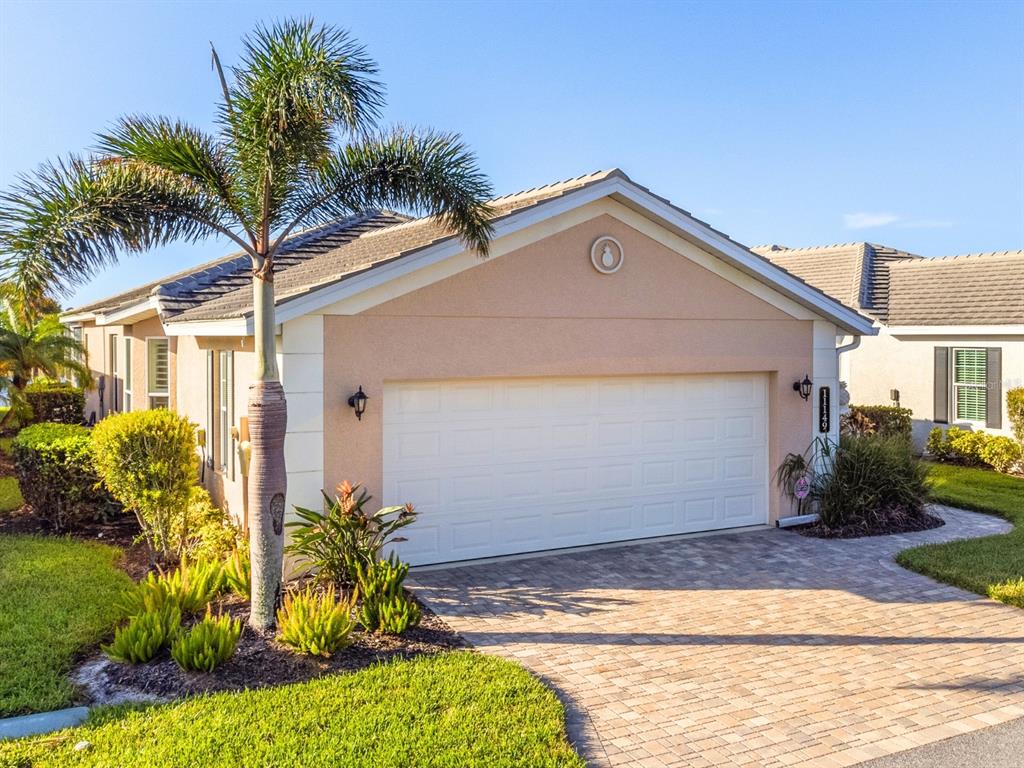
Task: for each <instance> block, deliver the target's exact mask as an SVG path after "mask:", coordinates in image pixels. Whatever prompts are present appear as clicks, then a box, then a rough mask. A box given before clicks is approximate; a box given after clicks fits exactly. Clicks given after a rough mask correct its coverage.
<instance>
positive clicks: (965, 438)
mask: <svg viewBox="0 0 1024 768" xmlns="http://www.w3.org/2000/svg"><path fill="white" fill-rule="evenodd" d="M925 450H926V451H927V452H928V453H929V454H931V455H932V456H933V457H934V458H935V459H937V460H938V461H947V462H951V463H953V464H963V465H965V466H968V467H982V466H986V465H988V466H990V467H992V468H993V469H994V470H996V471H997V472H1005V473H1009V472H1019V471H1024V446H1022V445H1021V444H1020V443H1019V442H1017V441H1016V440H1014V439H1013V438H1012V437H1006V436H1005V435H990V434H988V433H987V432H982V431H980V430H979V431H977V432H972V431H970V430H966V429H961V428H960V427H956V426H953V427H950V428H949V429H947V430H946V431H945V432H943V430H942V428H941V427H935V428H933V429H932V431H931V432H929V433H928V442H927V443H926V444H925Z"/></svg>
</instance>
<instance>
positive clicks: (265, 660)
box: [74, 596, 467, 703]
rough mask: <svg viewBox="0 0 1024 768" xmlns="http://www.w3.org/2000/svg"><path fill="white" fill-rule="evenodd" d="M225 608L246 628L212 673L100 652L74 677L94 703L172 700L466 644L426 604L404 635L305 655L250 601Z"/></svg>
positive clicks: (366, 637) (227, 601)
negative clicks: (258, 616) (267, 626)
mask: <svg viewBox="0 0 1024 768" xmlns="http://www.w3.org/2000/svg"><path fill="white" fill-rule="evenodd" d="M220 608H221V610H223V611H224V612H225V613H228V614H230V615H231V616H233V617H235V618H239V619H241V620H242V622H243V625H244V628H243V630H242V636H241V638H240V639H239V642H238V648H237V650H236V651H235V655H234V656H233V657H232V658H231V660H230V661H228V662H226V663H224V664H223V665H221V666H220V667H218V668H217V669H216V670H214V671H213V672H212V673H208V674H207V673H193V672H185V671H184V670H182V669H181V668H180V667H179V666H178V665H177V664H176V663H175V662H174V661H173V660H172V659H171V658H170V655H169V654H168V653H167V652H166V651H165V652H164V653H163V655H162V656H161V657H160V658H158V660H156V661H152V662H150V663H148V664H138V665H134V666H133V665H130V664H119V663H116V662H112V661H110V660H108V659H106V658H105V657H103V656H96V657H93V658H92V659H89V660H88V661H86V663H85V664H84V665H82V666H81V667H80V668H79V670H78V672H77V673H76V674H75V675H74V679H75V681H76V682H77V683H78V684H79V685H80V686H82V687H83V688H84V689H85V692H86V694H85V695H86V697H87V699H88V700H89V703H117V702H121V701H132V700H137V701H145V700H162V701H167V700H171V699H177V698H181V697H184V696H193V695H196V694H200V693H208V692H212V691H238V690H244V689H249V688H265V687H269V686H275V685H283V684H286V683H298V682H302V681H305V680H311V679H313V678H317V677H321V676H323V675H329V674H335V673H339V672H353V671H355V670H358V669H363V668H364V667H368V666H371V665H373V664H377V663H380V662H386V661H390V660H392V659H399V658H401V659H407V658H412V657H414V656H421V655H425V654H433V653H440V652H442V651H447V650H452V649H456V648H465V647H467V644H466V642H465V641H464V640H463V639H462V638H461V637H460V636H459V635H457V634H455V632H453V631H452V630H451V628H450V627H448V625H447V624H445V623H444V622H443V621H441V619H439V618H438V617H437V616H436V615H434V614H433V613H431V612H430V611H429V610H428V609H426V608H424V609H423V620H422V622H421V623H420V625H419V626H418V627H416V628H415V629H410V630H408V631H407V632H405V633H404V634H403V635H401V636H394V635H383V634H380V635H378V634H370V633H366V632H359V631H356V632H353V634H352V638H353V640H354V642H353V643H352V645H350V646H349V647H348V648H345V649H343V650H341V651H338V652H337V653H335V654H334V655H333V656H332V657H331V658H327V659H325V658H320V657H312V656H305V655H301V654H298V653H295V652H294V651H292V650H290V649H288V648H287V647H286V646H283V645H281V644H280V643H278V642H276V641H275V640H274V636H273V633H269V634H264V633H261V632H258V631H256V630H254V629H253V628H252V627H250V626H248V625H245V624H244V623H245V620H246V618H247V616H248V613H249V604H248V603H247V602H246V601H244V600H242V599H240V598H238V597H234V596H231V597H228V598H224V599H223V601H222V604H221V606H220ZM216 610H217V609H216V608H215V609H214V612H215V613H216Z"/></svg>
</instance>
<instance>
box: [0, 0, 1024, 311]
mask: <svg viewBox="0 0 1024 768" xmlns="http://www.w3.org/2000/svg"><path fill="white" fill-rule="evenodd" d="M290 15H312V16H314V17H315V18H317V19H318V20H321V21H324V22H330V23H333V24H338V25H341V26H344V27H348V28H349V29H351V30H352V32H353V33H354V34H355V36H356V37H357V38H359V39H360V40H361V41H362V42H363V43H364V44H365V45H366V46H367V47H368V49H369V52H370V54H371V55H372V56H373V57H375V58H376V60H377V61H378V62H379V64H380V67H381V77H382V79H383V80H384V81H385V82H386V83H387V86H388V98H389V106H388V109H387V112H386V120H387V121H388V122H400V123H404V124H407V125H422V126H431V127H436V128H441V129H447V130H455V131H459V132H461V133H462V134H463V135H464V136H465V137H466V139H467V140H468V141H469V143H470V144H471V146H472V147H473V148H474V149H475V150H476V151H477V153H478V154H479V157H480V161H481V164H482V167H483V168H484V170H485V171H486V172H487V173H488V174H489V175H490V176H491V178H492V180H493V182H494V186H495V188H496V190H497V191H498V192H499V193H505V192H512V191H515V190H518V189H522V188H525V187H531V186H537V185H540V184H544V183H548V182H551V181H555V180H558V179H562V178H567V177H571V176H577V175H580V174H583V173H587V172H589V171H593V170H597V169H600V168H607V167H612V166H619V167H621V168H622V169H624V170H625V171H626V172H627V173H628V174H629V175H630V176H631V177H632V178H633V179H634V180H636V181H638V182H639V183H641V184H644V185H645V186H648V187H650V188H651V189H652V190H654V191H655V192H656V193H658V194H660V195H662V196H664V197H668V198H669V199H671V200H672V201H673V202H674V203H676V204H678V205H680V206H682V207H683V208H686V209H687V210H689V211H691V212H692V213H694V214H695V215H697V216H698V217H700V218H702V219H704V220H706V221H708V222H709V223H711V224H712V225H714V226H715V227H717V228H718V229H721V230H723V231H725V232H727V233H728V234H730V235H732V236H733V237H734V238H736V239H737V240H739V241H740V242H744V243H747V244H749V245H756V244H761V243H767V242H776V243H782V244H785V245H789V246H793V247H798V246H807V245H819V244H826V243H833V242H850V241H857V240H869V241H872V242H880V243H884V244H887V245H892V246H896V247H899V248H902V249H906V250H910V251H912V252H915V253H920V254H923V255H944V254H953V253H966V252H975V251H986V250H1002V249H1007V248H1022V247H1024V42H1022V41H1024V2H962V3H949V2H922V3H913V2H884V3H872V2H844V3H839V2H822V3H812V2H802V3H772V2H755V3H728V2H714V3H682V2H675V3H640V2H626V1H625V0H623V1H622V2H614V3H569V2H565V3H526V2H511V1H506V2H494V3H469V2H463V3H428V2H418V3H412V2H409V3H384V2H374V3H342V2H332V3H323V2H301V3H285V2H281V3H267V2H264V3H261V2H245V3H228V2H221V3H213V2H209V3H206V2H166V3H163V2H161V3H155V2H130V3H129V2H124V3H109V2H102V3H101V2H85V1H84V0H82V1H79V2H56V3H55V2H13V1H12V0H0V186H3V187H7V186H9V185H10V184H11V182H12V181H13V179H14V178H15V177H16V175H17V174H18V173H21V172H24V171H28V170H31V169H32V168H34V167H35V166H36V165H37V164H38V163H39V162H41V161H43V160H45V159H48V158H54V157H57V156H59V155H61V154H64V153H66V152H69V151H82V150H85V149H88V148H89V147H90V146H91V145H92V142H93V139H92V137H93V134H94V133H95V132H96V131H97V130H100V129H102V128H104V127H105V126H107V125H108V124H109V123H110V121H112V120H113V119H114V118H116V117H117V116H118V115H121V114H124V113H129V112H148V113H154V114H164V115H169V116H174V117H180V118H183V119H186V120H188V121H191V122H194V123H198V124H200V125H206V126H209V125H210V124H211V122H212V117H213V104H214V99H215V98H216V95H217V83H216V80H215V77H214V74H213V72H212V71H211V70H210V54H209V44H210V41H212V42H214V43H215V44H216V46H217V48H218V50H219V51H220V54H221V57H222V60H224V62H225V63H226V64H230V63H231V62H233V61H234V60H235V59H236V56H237V52H238V49H239V40H240V38H241V37H242V36H243V35H244V34H245V33H246V32H248V31H249V30H250V29H251V28H252V27H253V26H254V24H255V23H256V22H258V21H260V20H263V21H272V20H274V19H275V18H281V17H284V16H290ZM228 250H229V249H228V248H227V247H226V246H225V245H224V244H223V243H219V242H214V241H211V242H207V243H203V244H200V245H197V246H185V245H178V246H172V247H168V248H166V249H163V250H161V251H159V252H154V253H150V254H147V255H145V256H142V257H130V258H128V259H126V260H125V261H124V263H123V265H122V266H121V267H119V268H118V269H116V270H111V271H108V272H107V273H105V274H103V275H102V276H100V277H99V278H97V279H96V280H94V281H93V282H92V283H91V284H90V285H88V286H86V287H83V288H82V289H80V290H79V291H78V292H77V294H76V295H74V296H71V297H67V298H66V303H80V302H82V301H89V300H92V299H95V298H99V297H101V296H103V295H106V294H108V293H112V292H116V291H118V290H121V289H124V288H129V287H131V286H132V285H135V284H137V283H141V282H144V281H146V280H151V279H155V278H157V277H159V276H160V275H161V274H165V273H168V272H171V271H174V270H178V269H182V268H184V267H186V266H188V265H190V264H192V263H197V262H200V261H204V260H207V259H210V258H214V257H216V256H219V255H221V254H223V253H226V252H227V251H228Z"/></svg>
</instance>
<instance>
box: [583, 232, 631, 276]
mask: <svg viewBox="0 0 1024 768" xmlns="http://www.w3.org/2000/svg"><path fill="white" fill-rule="evenodd" d="M625 258H626V252H625V251H624V250H623V249H622V243H620V242H619V241H618V240H616V239H615V238H614V237H612V236H611V235H602V236H601V237H599V238H597V240H595V241H594V244H593V245H592V246H590V263H591V264H593V265H594V269H596V270H597V271H598V272H600V273H601V274H603V275H611V274H614V273H615V272H618V271H619V269H621V267H622V262H623V261H624V260H625Z"/></svg>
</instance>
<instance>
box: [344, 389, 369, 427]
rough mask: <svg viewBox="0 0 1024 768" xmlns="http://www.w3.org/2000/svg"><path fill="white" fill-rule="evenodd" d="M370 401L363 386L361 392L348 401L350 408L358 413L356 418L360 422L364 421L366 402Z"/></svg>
mask: <svg viewBox="0 0 1024 768" xmlns="http://www.w3.org/2000/svg"><path fill="white" fill-rule="evenodd" d="M369 399H370V398H369V397H368V396H367V394H366V393H365V392H363V386H362V384H360V385H359V391H358V392H356V393H355V394H354V395H352V396H351V397H350V398H349V399H348V405H349V407H350V408H351V409H352V410H354V411H355V412H356V418H357V419H359V420H360V421H362V420H363V413H365V411H366V401H367V400H369Z"/></svg>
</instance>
